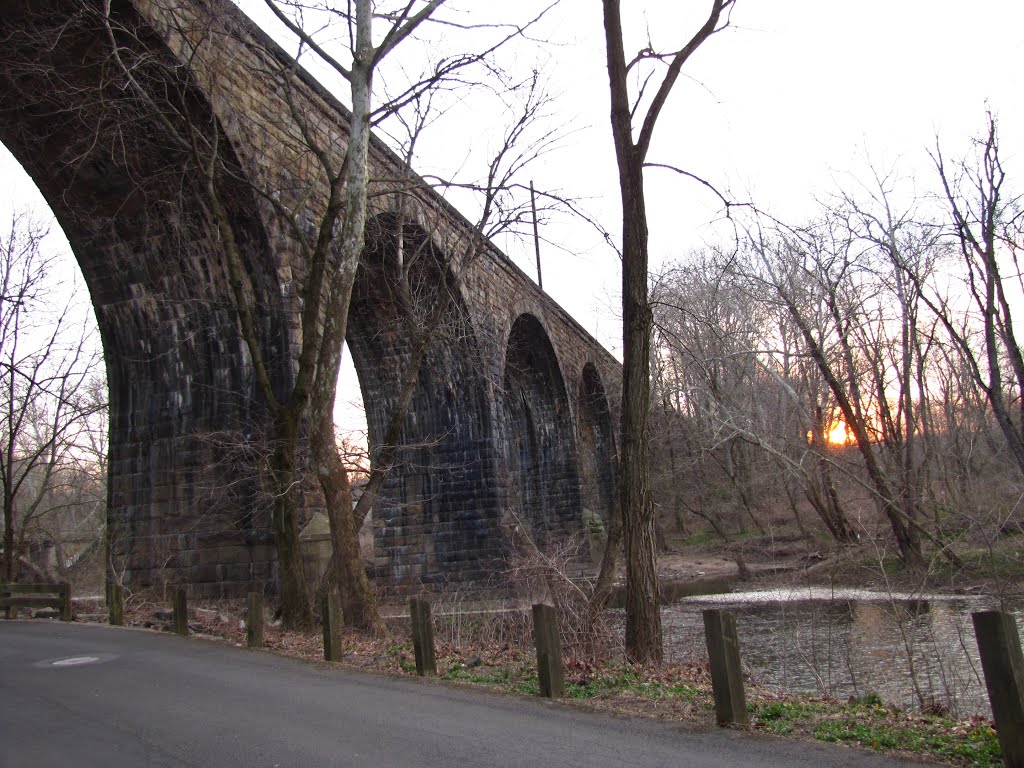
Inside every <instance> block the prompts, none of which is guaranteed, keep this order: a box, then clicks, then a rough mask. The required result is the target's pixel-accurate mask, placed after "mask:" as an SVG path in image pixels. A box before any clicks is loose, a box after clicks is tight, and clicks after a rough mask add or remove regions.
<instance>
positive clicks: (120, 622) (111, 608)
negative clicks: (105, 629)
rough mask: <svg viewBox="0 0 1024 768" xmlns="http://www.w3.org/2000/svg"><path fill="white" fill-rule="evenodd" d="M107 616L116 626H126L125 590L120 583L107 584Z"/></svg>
mask: <svg viewBox="0 0 1024 768" xmlns="http://www.w3.org/2000/svg"><path fill="white" fill-rule="evenodd" d="M107 618H108V619H109V620H110V623H111V625H113V626H115V627H122V626H124V590H123V589H122V588H121V585H120V584H115V583H114V582H110V583H109V584H107Z"/></svg>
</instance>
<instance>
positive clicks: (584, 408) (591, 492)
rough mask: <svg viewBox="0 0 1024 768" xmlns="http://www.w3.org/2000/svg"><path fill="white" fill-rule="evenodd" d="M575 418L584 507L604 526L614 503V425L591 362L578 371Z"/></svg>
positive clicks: (604, 394) (599, 381)
mask: <svg viewBox="0 0 1024 768" xmlns="http://www.w3.org/2000/svg"><path fill="white" fill-rule="evenodd" d="M576 419H577V424H578V426H579V434H580V484H581V487H582V492H583V506H585V507H586V508H587V509H589V510H591V511H592V512H596V513H597V514H598V515H600V516H601V519H602V520H604V522H605V524H606V525H607V524H608V523H610V522H611V517H612V510H613V508H614V506H615V493H616V487H615V459H616V450H615V426H614V423H613V421H612V414H611V410H610V408H609V406H608V397H607V395H606V393H605V389H604V384H602V382H601V375H600V373H598V370H597V366H595V365H594V364H593V363H591V362H588V363H587V364H586V365H584V366H583V371H582V372H581V374H580V388H579V400H578V407H577V409H576Z"/></svg>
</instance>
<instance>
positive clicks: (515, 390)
mask: <svg viewBox="0 0 1024 768" xmlns="http://www.w3.org/2000/svg"><path fill="white" fill-rule="evenodd" d="M501 397H502V402H503V404H504V409H503V415H504V459H505V472H506V476H507V488H508V490H507V498H506V504H507V508H508V513H509V516H510V520H509V521H508V522H509V523H510V524H511V525H513V526H516V525H522V526H525V527H526V528H528V530H529V532H530V534H531V535H532V536H533V537H534V539H535V540H536V541H537V542H538V543H543V542H544V541H546V540H547V539H548V538H549V537H550V536H551V535H557V534H559V533H567V532H569V531H572V530H574V529H576V528H577V526H578V523H579V515H580V476H579V470H578V466H577V452H576V441H575V438H574V430H573V420H572V413H571V411H570V404H569V397H568V393H567V390H566V386H565V381H564V378H563V376H562V372H561V368H560V366H559V362H558V357H557V356H556V354H555V350H554V347H553V346H552V345H551V341H550V339H549V338H548V334H547V332H546V331H545V329H544V326H543V324H542V323H541V322H540V320H538V319H537V317H536V316H534V315H531V314H522V315H519V316H518V317H517V318H516V320H515V322H514V323H513V324H512V329H511V331H510V332H509V338H508V346H507V349H506V352H505V365H504V373H503V387H502V394H501Z"/></svg>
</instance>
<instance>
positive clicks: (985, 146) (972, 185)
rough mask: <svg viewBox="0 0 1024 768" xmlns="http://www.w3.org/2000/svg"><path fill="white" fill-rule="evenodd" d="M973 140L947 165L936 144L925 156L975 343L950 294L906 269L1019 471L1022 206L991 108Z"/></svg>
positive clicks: (1023, 449) (1022, 457) (1023, 363)
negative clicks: (935, 179) (941, 200)
mask: <svg viewBox="0 0 1024 768" xmlns="http://www.w3.org/2000/svg"><path fill="white" fill-rule="evenodd" d="M974 146H975V156H974V157H973V158H971V159H963V160H960V161H958V162H954V163H948V162H947V161H946V160H945V158H944V157H943V154H942V151H941V148H939V147H936V149H935V152H934V154H933V155H932V159H933V160H934V162H935V167H936V170H937V171H938V174H939V180H940V182H941V184H942V190H943V194H944V197H945V202H946V204H947V211H948V213H949V224H950V227H951V230H952V235H953V238H954V240H955V242H956V244H957V247H958V250H959V253H960V257H961V259H962V267H963V270H964V288H965V290H966V293H967V296H968V297H969V301H970V303H971V305H972V308H973V311H974V312H975V313H976V315H977V317H978V318H979V321H980V328H981V334H982V343H981V345H980V349H979V348H978V347H976V346H975V344H974V343H973V340H972V338H971V334H970V330H969V326H964V325H961V324H960V323H958V322H957V317H958V315H959V314H960V313H958V312H957V305H956V298H955V297H953V298H949V297H948V295H947V294H944V293H942V292H940V291H938V290H936V289H935V288H934V286H932V287H930V286H929V285H928V281H927V276H921V275H919V274H917V273H915V272H913V271H910V270H908V271H907V273H908V275H909V276H910V279H912V280H913V281H914V283H915V286H916V288H917V289H918V291H919V292H920V295H921V297H922V299H923V300H924V301H925V302H926V303H927V304H928V306H929V307H930V308H931V309H932V311H933V312H934V313H935V315H936V316H937V317H938V319H939V321H940V322H941V324H942V325H943V327H944V328H945V330H946V332H947V334H948V336H949V338H950V340H951V341H952V343H953V344H954V345H955V346H956V347H957V348H958V349H959V351H960V353H961V355H962V357H963V361H964V363H965V364H966V365H967V367H968V370H969V372H970V374H971V376H972V378H973V379H974V381H975V382H976V383H977V384H978V386H979V387H980V388H981V389H982V391H983V392H984V393H985V397H986V399H987V400H988V403H989V407H990V408H991V409H992V413H993V415H994V417H995V420H996V423H997V424H998V425H999V430H1000V432H1001V433H1002V435H1003V438H1004V440H1005V441H1006V445H1007V447H1008V448H1009V450H1010V454H1011V455H1012V456H1013V458H1014V461H1015V463H1016V465H1017V468H1018V469H1019V470H1020V471H1021V472H1024V421H1022V416H1024V353H1022V351H1021V345H1020V342H1019V341H1018V339H1017V332H1016V330H1015V329H1014V306H1015V304H1016V303H1017V302H1018V301H1019V299H1020V297H1021V295H1022V293H1024V283H1022V277H1021V275H1022V272H1021V265H1020V260H1019V259H1020V253H1021V247H1022V244H1024V239H1022V233H1024V229H1022V225H1024V218H1022V217H1024V212H1022V210H1021V208H1020V205H1019V200H1018V199H1017V198H1014V197H1011V196H1009V195H1008V193H1007V191H1006V189H1005V188H1004V187H1005V185H1006V171H1005V170H1004V168H1003V163H1002V160H1001V159H1000V157H999V136H998V130H997V122H996V118H995V116H994V115H992V114H991V113H990V114H989V115H988V125H987V126H986V131H985V133H984V134H983V135H982V136H981V137H980V138H978V139H975V141H974ZM1014 402H1016V406H1015V407H1014V405H1013V404H1014ZM1014 409H1015V411H1016V413H1014V412H1013V410H1014Z"/></svg>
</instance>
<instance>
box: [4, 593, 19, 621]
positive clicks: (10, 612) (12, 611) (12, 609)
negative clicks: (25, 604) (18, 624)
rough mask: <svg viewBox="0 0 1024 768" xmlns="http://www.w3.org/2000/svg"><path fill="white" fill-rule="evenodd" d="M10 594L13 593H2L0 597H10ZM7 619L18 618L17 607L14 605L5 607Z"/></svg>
mask: <svg viewBox="0 0 1024 768" xmlns="http://www.w3.org/2000/svg"><path fill="white" fill-rule="evenodd" d="M12 594H13V593H11V592H9V591H3V592H0V597H10V596H11V595H12ZM7 618H8V619H16V618H18V606H16V605H9V606H7Z"/></svg>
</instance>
